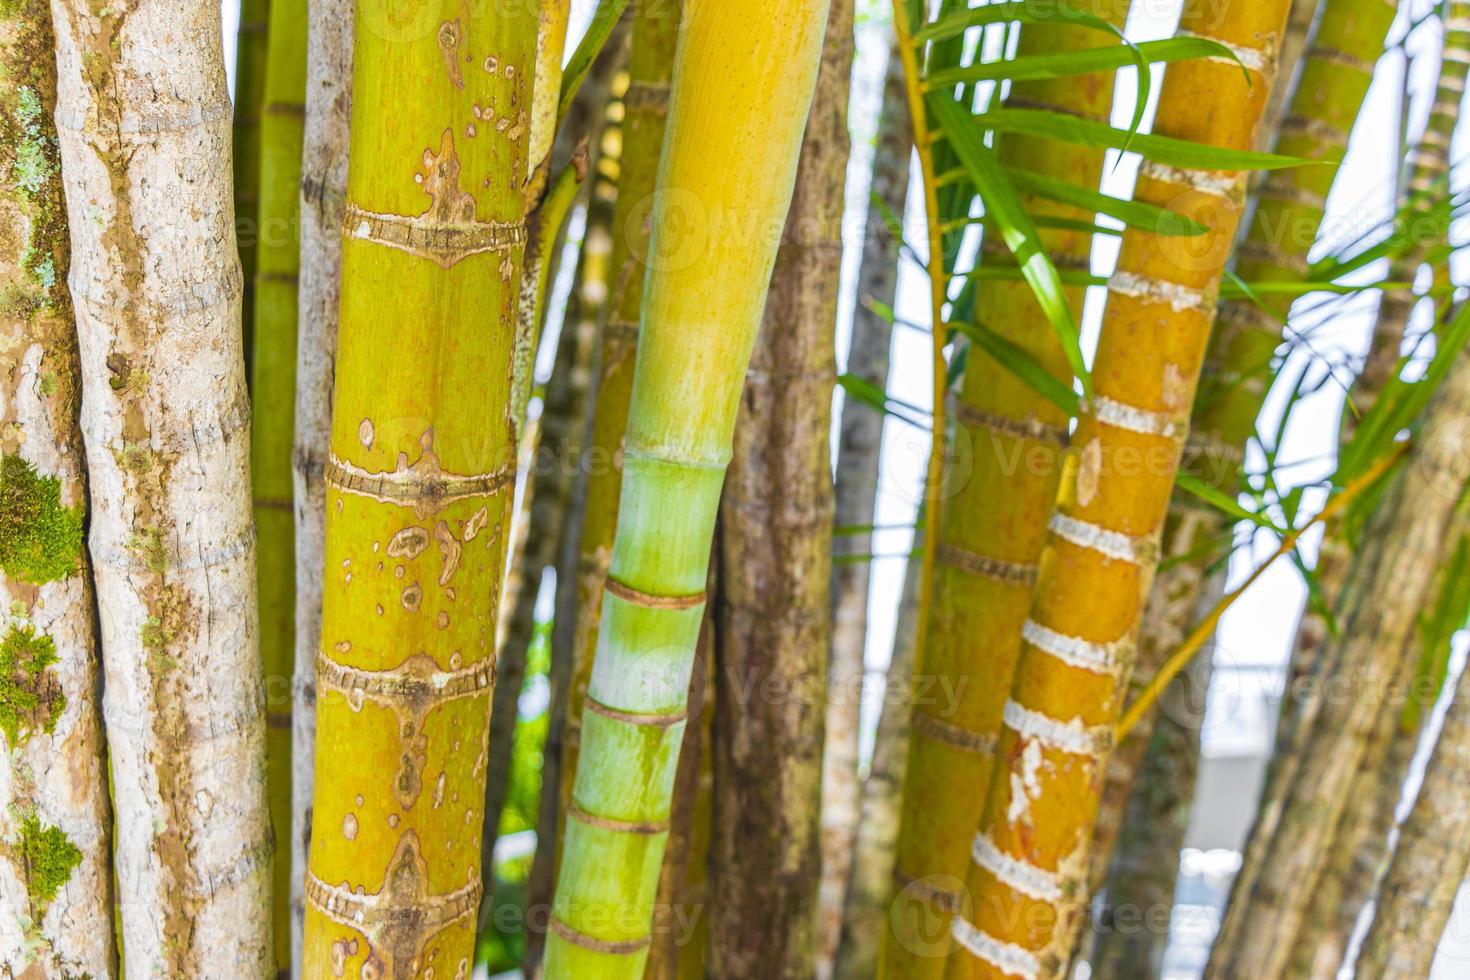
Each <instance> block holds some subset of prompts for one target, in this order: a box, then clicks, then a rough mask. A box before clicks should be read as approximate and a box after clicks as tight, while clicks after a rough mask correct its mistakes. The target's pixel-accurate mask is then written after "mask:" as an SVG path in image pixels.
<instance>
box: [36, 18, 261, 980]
mask: <svg viewBox="0 0 1470 980" xmlns="http://www.w3.org/2000/svg"><path fill="white" fill-rule="evenodd" d="M52 10H53V13H54V15H55V18H56V35H57V52H58V55H57V62H58V78H59V96H58V100H57V101H58V107H57V119H58V129H59V131H60V137H61V156H62V162H63V170H62V175H63V178H64V184H65V187H66V198H67V209H68V214H69V216H70V225H71V232H72V266H71V276H70V284H71V293H72V299H73V301H74V303H75V304H76V314H77V327H78V333H79V339H80V352H81V371H82V386H83V399H82V435H83V439H84V442H85V444H86V453H87V468H88V475H89V482H90V484H91V491H92V504H93V509H92V515H91V530H90V548H91V554H92V559H93V562H94V567H95V578H96V585H97V600H98V606H99V608H100V611H101V622H102V651H103V663H104V670H105V673H106V692H107V693H106V700H107V704H106V711H105V714H106V723H107V741H108V747H109V750H110V753H111V758H110V761H111V770H112V790H113V799H114V802H115V806H116V833H117V847H116V856H117V857H116V859H117V883H118V887H119V889H120V895H119V900H118V905H119V908H120V910H121V916H122V940H123V945H124V947H125V949H126V951H127V969H128V971H129V973H130V974H136V975H139V976H143V975H149V976H153V975H163V976H191V975H203V974H206V973H227V974H230V975H232V976H263V975H266V974H268V973H270V972H272V971H273V969H274V957H273V956H272V953H271V950H272V945H271V914H270V901H271V899H270V886H271V860H272V851H273V841H272V838H271V831H270V820H269V815H268V812H267V808H266V778H265V698H264V693H263V684H262V680H261V663H260V652H259V647H258V643H257V634H256V629H257V623H256V612H255V609H256V603H255V537H254V528H253V526H252V522H251V514H250V471H249V459H250V438H249V422H250V406H249V402H248V399H247V396H246V389H245V375H244V358H243V351H242V341H241V330H240V291H241V279H240V264H239V258H238V256H237V254H236V251H235V235H234V207H233V203H232V201H231V187H230V128H229V118H230V115H229V99H228V93H227V91H226V87H225V74H224V60H223V55H222V52H221V38H220V10H219V6H218V4H213V3H183V4H180V3H164V2H160V0H145V2H142V3H139V4H134V5H131V6H127V7H106V8H99V7H97V6H96V5H93V4H91V3H84V2H81V0H55V2H53V4H52Z"/></svg>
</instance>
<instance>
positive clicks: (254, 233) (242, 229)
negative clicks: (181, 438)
mask: <svg viewBox="0 0 1470 980" xmlns="http://www.w3.org/2000/svg"><path fill="white" fill-rule="evenodd" d="M270 7H271V5H270V0H241V2H240V23H239V26H238V27H237V28H236V35H235V102H234V124H233V126H234V131H233V133H232V136H231V141H232V143H233V144H234V156H233V158H232V159H233V162H234V176H235V182H234V187H235V240H236V246H237V248H238V249H239V251H240V270H241V273H242V274H243V276H244V282H245V287H244V291H243V293H242V299H241V311H242V319H243V321H244V324H245V330H246V333H247V334H248V333H249V331H251V330H253V329H254V328H255V261H256V259H255V256H256V253H257V252H258V251H259V245H260V217H259V205H260V164H261V157H260V146H261V134H260V127H261V108H262V106H264V104H265V86H266V67H267V65H266V63H267V61H268V60H269V53H268V49H269V45H270V35H269V31H270V16H271V9H270ZM245 350H246V356H247V357H249V356H251V355H252V354H253V353H254V350H253V344H252V342H251V340H250V338H249V337H248V336H247V337H246V341H245ZM246 369H247V376H248V375H249V374H250V365H247V366H246Z"/></svg>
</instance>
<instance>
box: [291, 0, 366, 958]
mask: <svg viewBox="0 0 1470 980" xmlns="http://www.w3.org/2000/svg"><path fill="white" fill-rule="evenodd" d="M308 8H309V9H308V16H307V29H306V114H305V118H304V120H303V126H302V142H301V188H300V194H301V199H300V203H299V204H298V213H299V215H300V222H301V226H300V227H301V231H300V234H301V249H300V258H299V261H300V264H301V265H300V277H299V279H298V281H297V287H298V288H297V297H296V298H297V341H296V396H295V444H294V447H293V448H292V451H291V463H292V497H293V499H294V500H295V504H296V507H295V524H296V529H295V551H296V623H295V640H296V655H295V665H294V669H293V675H292V682H291V693H292V706H291V975H292V977H293V978H297V980H299V978H300V976H301V953H302V942H303V939H304V935H303V930H304V927H305V916H306V892H305V883H306V864H307V855H308V853H309V852H310V846H311V829H312V820H311V798H312V792H313V783H314V776H315V762H316V656H317V650H318V649H319V648H320V646H321V633H322V590H323V585H324V582H323V563H324V562H325V560H326V554H325V546H326V520H327V483H326V465H327V457H328V456H329V455H330V451H331V438H332V376H333V373H334V366H335V363H336V359H337V307H338V301H339V299H340V296H341V284H342V217H343V211H344V208H345V205H346V201H347V154H348V135H347V134H348V128H349V123H350V121H351V115H352V85H351V80H352V32H353V31H352V29H353V5H352V2H351V0H316V2H315V3H310V4H308Z"/></svg>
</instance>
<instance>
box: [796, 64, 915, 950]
mask: <svg viewBox="0 0 1470 980" xmlns="http://www.w3.org/2000/svg"><path fill="white" fill-rule="evenodd" d="M896 43H897V38H896V37H895V38H894V39H893V42H892V44H890V46H889V52H888V68H887V71H886V73H885V75H884V81H883V102H882V107H881V109H880V115H879V119H878V135H877V145H876V147H875V149H874V153H873V170H872V175H873V176H872V184H871V190H870V193H869V198H870V199H872V198H877V199H878V200H880V201H882V202H883V205H884V206H885V207H887V209H888V210H889V211H890V212H891V213H893V214H896V215H902V214H903V212H904V204H905V201H906V199H907V197H908V187H909V159H910V157H911V156H912V155H913V148H914V147H913V142H914V141H913V136H912V134H911V133H910V127H909V109H908V92H907V90H906V89H905V88H904V81H903V59H902V58H901V57H900V56H899V54H898V51H897V50H896V48H894V47H893V44H896ZM893 239H894V236H893V235H892V234H891V233H890V232H889V230H888V224H887V221H886V216H885V214H884V213H883V209H882V208H880V207H877V206H870V207H869V208H868V211H867V221H866V224H865V231H864V237H863V256H862V264H861V266H860V267H859V270H858V281H857V296H858V303H857V307H856V309H855V310H854V311H853V319H852V336H851V339H850V341H849V344H848V354H847V365H846V368H847V373H848V374H851V375H853V376H854V377H858V378H862V379H863V380H864V381H866V382H868V383H869V384H871V385H873V386H874V387H876V388H878V389H880V390H886V389H887V387H888V352H889V348H890V346H891V345H892V339H893V336H892V335H893V324H892V322H891V321H890V320H889V319H888V318H887V317H885V316H883V315H881V314H880V313H879V312H878V311H877V310H876V309H875V308H873V307H871V306H870V305H869V304H870V303H874V304H882V305H883V306H887V307H888V308H890V309H891V308H892V307H893V300H894V295H895V294H896V292H897V290H898V247H899V244H900V243H898V242H895V241H894V240H893ZM839 430H840V431H839V435H838V447H839V448H838V456H837V481H836V483H837V485H836V490H835V493H834V509H833V517H832V522H833V524H834V525H835V526H836V527H837V528H844V529H846V528H861V527H871V526H872V524H873V515H874V507H875V504H876V498H877V493H878V462H879V459H878V458H879V451H880V450H881V448H882V445H883V415H882V414H881V413H879V412H875V411H873V408H872V406H870V405H865V404H863V403H862V402H861V401H860V400H858V399H856V398H846V399H844V400H843V403H842V421H841V423H840V425H839ZM832 547H833V551H834V554H835V556H837V557H838V558H839V560H837V561H834V562H833V563H832V586H831V591H832V602H831V606H832V644H831V655H830V661H829V665H828V678H829V681H828V685H827V733H826V737H825V745H824V747H823V752H822V894H821V901H820V907H819V910H818V913H817V914H818V919H817V973H818V976H821V977H825V976H829V975H830V971H831V970H832V969H833V964H834V961H835V958H836V956H837V949H838V944H839V943H840V942H841V941H842V936H843V923H844V920H846V919H849V918H851V916H852V915H853V914H854V912H856V909H855V908H853V907H851V906H850V905H849V904H848V896H849V895H850V894H854V893H852V892H850V891H849V885H848V882H849V880H850V874H851V867H852V864H853V861H854V849H855V847H856V846H857V844H856V841H857V837H858V835H859V833H860V831H859V825H860V824H859V814H860V811H861V798H862V795H863V787H862V786H861V785H860V784H859V782H858V737H859V731H858V729H859V722H860V721H861V714H862V697H861V695H862V684H863V677H864V671H865V663H864V654H865V652H866V649H867V639H868V582H869V577H870V572H871V571H872V567H871V564H870V563H869V562H868V561H867V560H866V559H865V558H860V557H858V556H866V555H870V554H872V551H873V535H872V534H871V533H866V534H845V533H844V534H839V535H838V536H837V537H835V538H834V539H833V542H832ZM843 556H847V557H850V558H852V559H855V560H848V561H842V560H840V558H841V557H843ZM889 861H891V856H890V858H889ZM881 873H882V875H883V877H884V881H885V885H884V891H885V892H886V891H887V885H886V881H887V876H888V872H887V869H886V868H885V869H884V870H883V871H882V872H881ZM877 901H878V902H880V903H881V902H882V901H883V896H879V897H878V899H877ZM881 934H882V930H881V927H880V928H879V929H878V930H877V931H875V932H873V933H872V934H871V936H870V937H869V936H868V935H867V934H865V933H858V934H854V935H853V937H852V939H853V941H855V942H863V941H865V940H867V939H869V938H871V940H872V941H873V944H874V945H873V954H872V955H873V957H874V958H873V959H872V961H871V966H870V967H869V968H868V970H867V976H872V975H873V971H874V970H875V969H876V968H877V960H876V955H877V953H876V941H877V938H878V936H880V935H881Z"/></svg>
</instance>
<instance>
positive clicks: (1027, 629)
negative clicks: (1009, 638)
mask: <svg viewBox="0 0 1470 980" xmlns="http://www.w3.org/2000/svg"><path fill="white" fill-rule="evenodd" d="M1021 638H1022V639H1023V640H1025V641H1026V642H1027V643H1029V644H1031V645H1032V646H1033V647H1035V648H1036V649H1038V650H1040V651H1041V652H1042V653H1044V654H1046V655H1047V656H1049V657H1054V658H1055V659H1057V660H1060V661H1061V662H1062V663H1064V664H1067V665H1068V666H1069V667H1077V668H1079V669H1081V670H1086V671H1089V672H1091V673H1094V674H1102V675H1104V676H1111V677H1117V676H1119V675H1120V674H1121V673H1122V672H1123V669H1124V668H1125V667H1126V666H1127V664H1129V663H1131V662H1132V658H1133V643H1132V642H1131V641H1129V640H1126V639H1124V640H1118V641H1116V642H1113V643H1094V642H1092V641H1091V640H1084V639H1082V638H1081V637H1077V636H1068V635H1066V634H1065V633H1058V632H1057V631H1056V630H1054V629H1050V628H1048V627H1046V626H1042V625H1041V624H1040V623H1038V622H1036V621H1035V620H1033V619H1028V620H1026V622H1025V623H1024V624H1023V625H1022V626H1021Z"/></svg>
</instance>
